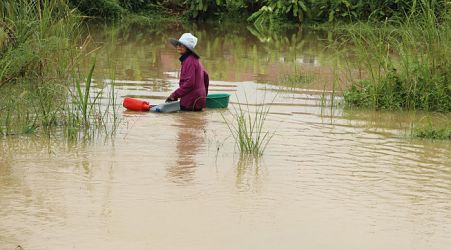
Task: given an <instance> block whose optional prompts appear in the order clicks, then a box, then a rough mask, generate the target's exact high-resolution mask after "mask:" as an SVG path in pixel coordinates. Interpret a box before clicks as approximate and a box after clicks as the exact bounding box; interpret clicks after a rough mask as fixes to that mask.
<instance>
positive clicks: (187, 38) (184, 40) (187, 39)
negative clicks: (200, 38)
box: [169, 33, 199, 57]
mask: <svg viewBox="0 0 451 250" xmlns="http://www.w3.org/2000/svg"><path fill="white" fill-rule="evenodd" d="M169 42H170V43H171V44H172V45H174V47H177V45H178V44H182V45H183V46H185V47H186V48H187V49H189V50H191V52H193V54H195V55H196V56H197V57H199V54H197V52H196V51H195V50H194V47H196V44H197V37H195V36H193V34H191V33H184V34H183V35H182V36H181V37H180V39H179V40H177V39H175V38H171V39H169Z"/></svg>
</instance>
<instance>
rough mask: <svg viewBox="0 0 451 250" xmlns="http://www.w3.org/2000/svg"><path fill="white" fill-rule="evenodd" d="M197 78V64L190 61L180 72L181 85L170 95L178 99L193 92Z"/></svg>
mask: <svg viewBox="0 0 451 250" xmlns="http://www.w3.org/2000/svg"><path fill="white" fill-rule="evenodd" d="M195 78H196V77H195V66H194V64H193V63H191V62H188V63H187V64H186V65H184V67H183V69H182V72H181V73H180V87H179V88H178V89H176V90H175V91H174V92H173V93H172V94H171V96H170V97H172V98H173V99H178V98H180V97H184V96H185V95H186V94H188V93H189V92H191V91H192V90H193V87H194V83H195V80H196V79H195Z"/></svg>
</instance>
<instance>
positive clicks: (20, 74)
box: [0, 0, 119, 139]
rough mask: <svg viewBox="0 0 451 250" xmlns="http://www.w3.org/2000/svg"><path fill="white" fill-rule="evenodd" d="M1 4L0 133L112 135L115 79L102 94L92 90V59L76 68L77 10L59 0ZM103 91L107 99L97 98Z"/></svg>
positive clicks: (78, 56)
mask: <svg viewBox="0 0 451 250" xmlns="http://www.w3.org/2000/svg"><path fill="white" fill-rule="evenodd" d="M4 3H5V4H4V5H2V6H0V7H1V8H0V10H1V11H0V15H1V16H0V17H1V19H0V28H1V31H2V32H0V35H1V34H2V33H3V35H2V40H0V42H1V44H0V45H1V47H0V135H2V136H12V135H33V134H38V133H45V134H47V135H51V134H61V133H62V134H64V135H65V136H67V138H69V139H80V138H83V139H90V138H93V137H94V136H95V135H110V134H113V133H114V132H115V131H116V127H117V124H118V123H119V120H118V118H117V112H115V108H116V107H115V106H116V105H115V102H116V101H117V99H116V96H115V93H114V84H112V85H111V88H109V90H108V91H107V93H105V91H104V90H103V89H102V90H100V91H98V92H95V93H94V92H93V90H94V88H93V87H92V76H93V72H94V69H95V63H93V64H92V67H91V68H90V70H89V72H88V73H87V74H76V73H75V72H77V69H78V68H79V66H80V64H81V58H82V57H83V55H84V53H85V51H83V50H81V49H78V48H79V46H78V43H79V42H81V40H80V39H79V37H80V32H81V31H80V29H79V27H80V25H81V22H82V19H81V17H80V16H78V14H77V12H76V11H75V10H74V9H71V8H69V6H68V5H67V2H66V1H64V0H53V1H25V0H17V1H12V0H10V1H6V2H4ZM5 31H7V32H5ZM5 34H6V35H5ZM85 45H86V44H84V45H83V46H82V47H86V46H85ZM86 54H89V52H87V53H86ZM105 94H108V101H107V102H108V103H105V102H104V103H101V102H100V100H102V97H103V96H104V95H105Z"/></svg>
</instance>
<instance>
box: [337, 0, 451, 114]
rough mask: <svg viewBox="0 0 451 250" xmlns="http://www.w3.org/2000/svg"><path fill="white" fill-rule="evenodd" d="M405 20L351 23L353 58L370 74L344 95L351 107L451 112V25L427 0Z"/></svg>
mask: <svg viewBox="0 0 451 250" xmlns="http://www.w3.org/2000/svg"><path fill="white" fill-rule="evenodd" d="M418 4H421V6H422V8H421V12H420V13H419V14H418V13H417V14H412V15H410V16H407V17H406V19H405V21H403V22H396V23H388V22H386V23H384V24H383V25H382V26H381V27H374V26H371V25H368V24H356V25H353V26H348V27H347V28H346V30H345V31H344V32H345V33H347V39H348V42H349V43H351V44H352V45H353V46H355V48H356V51H355V55H354V57H353V60H355V63H354V64H353V65H352V66H353V67H357V68H359V69H360V70H362V71H363V72H364V73H365V75H366V76H365V77H364V78H363V79H360V80H354V81H353V82H352V83H351V84H350V86H349V88H348V89H347V91H346V92H345V94H344V99H345V102H346V103H347V104H348V106H356V107H363V108H370V109H376V110H424V111H439V112H450V111H451V72H450V70H449V69H450V68H451V59H450V58H451V57H450V56H449V55H450V54H451V26H450V25H449V18H448V19H446V18H445V21H443V20H442V19H443V18H441V19H440V20H439V19H438V17H436V16H435V15H434V13H435V12H436V11H435V10H434V9H431V6H430V5H428V2H427V1H419V3H418ZM448 16H449V13H448Z"/></svg>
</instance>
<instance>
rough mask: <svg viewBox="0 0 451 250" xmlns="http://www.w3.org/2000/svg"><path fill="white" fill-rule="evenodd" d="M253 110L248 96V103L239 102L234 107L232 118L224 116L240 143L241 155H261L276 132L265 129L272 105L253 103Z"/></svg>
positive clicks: (237, 142)
mask: <svg viewBox="0 0 451 250" xmlns="http://www.w3.org/2000/svg"><path fill="white" fill-rule="evenodd" d="M252 107H253V108H254V110H251V105H250V104H249V102H248V100H247V96H246V104H241V103H240V102H239V100H238V104H237V105H236V106H234V107H233V111H231V112H230V113H231V114H232V118H231V119H227V118H226V117H225V116H224V115H223V118H224V120H225V122H226V124H227V127H228V129H229V130H230V132H231V134H232V137H233V138H234V140H235V143H236V144H237V145H238V148H239V150H240V154H241V155H252V156H254V157H260V156H262V155H263V152H264V151H265V149H266V146H267V145H268V143H269V141H270V140H271V138H272V137H273V135H274V134H271V133H269V132H268V131H265V130H264V124H265V121H266V118H267V116H268V113H269V110H270V106H265V105H264V104H257V105H255V106H254V105H252Z"/></svg>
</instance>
